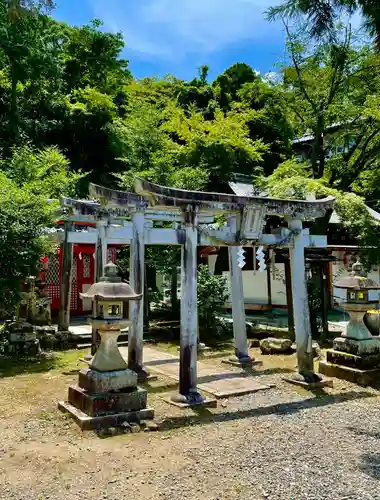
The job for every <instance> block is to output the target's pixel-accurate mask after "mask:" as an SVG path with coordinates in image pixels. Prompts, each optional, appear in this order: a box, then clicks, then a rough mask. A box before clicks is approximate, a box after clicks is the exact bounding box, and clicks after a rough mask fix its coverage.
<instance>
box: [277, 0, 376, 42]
mask: <svg viewBox="0 0 380 500" xmlns="http://www.w3.org/2000/svg"><path fill="white" fill-rule="evenodd" d="M355 12H358V13H360V14H362V16H363V17H364V20H365V26H366V27H367V29H368V31H369V33H370V34H371V35H373V36H374V37H375V39H376V44H377V46H378V47H380V5H379V2H378V0H285V2H284V3H283V4H282V5H280V6H278V7H272V8H270V9H269V11H268V15H269V19H276V18H278V17H284V16H285V17H291V18H296V17H298V16H304V17H305V18H306V21H307V25H308V27H309V33H310V35H311V36H312V37H314V36H317V37H323V36H326V35H327V38H328V40H329V41H334V40H335V24H336V22H337V21H339V19H340V18H341V17H342V16H344V15H352V14H353V13H355Z"/></svg>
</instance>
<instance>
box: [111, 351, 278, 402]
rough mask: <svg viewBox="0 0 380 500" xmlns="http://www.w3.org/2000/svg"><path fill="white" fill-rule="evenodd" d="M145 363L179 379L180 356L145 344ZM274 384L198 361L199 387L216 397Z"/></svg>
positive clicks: (258, 389) (152, 368)
mask: <svg viewBox="0 0 380 500" xmlns="http://www.w3.org/2000/svg"><path fill="white" fill-rule="evenodd" d="M120 352H121V354H122V356H123V357H124V358H127V357H128V349H127V348H125V347H122V348H120ZM144 365H146V366H147V367H149V369H151V370H152V371H155V372H157V373H159V374H161V375H164V376H166V377H169V378H172V379H173V380H176V381H178V380H179V357H178V356H175V355H173V354H170V353H167V352H163V351H159V350H158V349H155V348H153V347H148V346H144ZM271 387H273V385H268V384H262V383H261V382H259V381H257V379H256V378H254V377H250V376H249V375H248V376H247V375H246V374H245V373H244V372H238V371H232V370H225V371H224V370H222V369H220V368H215V367H213V366H211V365H209V364H207V363H202V362H199V361H198V389H199V390H200V391H204V392H207V393H209V394H212V395H213V396H214V397H216V398H218V399H219V398H227V397H232V396H243V395H244V394H251V393H253V392H257V391H262V390H265V389H270V388H271Z"/></svg>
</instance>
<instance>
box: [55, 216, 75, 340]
mask: <svg viewBox="0 0 380 500" xmlns="http://www.w3.org/2000/svg"><path fill="white" fill-rule="evenodd" d="M72 226H73V224H72V222H65V234H64V240H63V242H62V244H61V255H62V256H61V282H60V304H59V316H58V331H59V332H67V331H68V330H69V326H70V294H71V271H72V263H73V245H72V243H70V242H69V233H70V231H71V229H72Z"/></svg>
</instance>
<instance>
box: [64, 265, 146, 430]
mask: <svg viewBox="0 0 380 500" xmlns="http://www.w3.org/2000/svg"><path fill="white" fill-rule="evenodd" d="M80 295H81V297H82V298H85V299H91V300H92V301H93V302H94V303H95V308H94V310H95V314H94V315H93V316H92V317H90V318H89V323H90V324H91V325H92V326H93V327H95V328H96V329H97V330H98V331H99V336H100V339H101V341H100V345H99V348H98V350H97V351H96V353H95V355H94V356H93V358H92V359H91V361H90V362H89V367H88V368H86V369H83V370H80V372H79V380H78V385H77V386H71V387H69V397H68V402H62V403H59V408H60V409H61V410H63V411H68V412H70V413H71V414H72V416H73V417H74V418H75V419H76V421H77V422H78V424H79V425H80V426H81V428H82V429H86V430H87V429H94V428H100V427H107V426H117V425H120V423H122V422H125V421H139V420H141V419H147V418H153V416H154V414H153V410H151V409H149V408H147V407H146V405H147V391H146V390H144V389H141V388H139V387H137V374H136V373H135V372H134V371H132V370H129V369H128V367H127V363H126V362H125V360H124V358H123V357H122V355H121V353H120V351H119V347H118V345H117V338H118V336H119V335H120V329H121V328H125V327H127V326H130V325H131V324H132V318H129V319H125V318H123V303H124V301H129V300H139V299H141V297H142V295H141V294H140V295H138V294H136V293H135V292H134V291H133V290H132V288H131V286H130V285H129V284H128V283H124V282H122V280H121V278H120V277H119V276H118V271H117V266H116V265H115V264H113V263H109V264H107V265H105V266H104V276H103V277H102V278H100V281H99V282H98V283H94V284H93V285H92V286H91V287H90V288H89V290H88V291H87V292H86V293H81V294H80Z"/></svg>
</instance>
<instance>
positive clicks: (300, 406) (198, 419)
mask: <svg viewBox="0 0 380 500" xmlns="http://www.w3.org/2000/svg"><path fill="white" fill-rule="evenodd" d="M369 397H373V394H371V393H370V392H365V391H360V392H355V391H351V392H343V393H339V394H336V395H329V394H327V393H322V394H318V395H316V397H314V398H307V399H303V400H302V401H295V402H291V403H280V404H275V405H269V406H263V407H261V408H252V409H249V410H242V411H236V412H221V413H212V412H211V411H210V410H208V409H206V408H202V407H200V408H193V410H194V412H195V413H196V414H195V415H190V416H189V415H182V416H178V417H170V418H167V419H166V420H165V421H164V422H163V423H162V424H161V425H160V430H171V429H178V428H181V427H189V426H194V425H206V424H212V423H218V422H230V421H234V420H242V419H245V418H253V417H262V416H266V415H289V414H292V413H296V412H299V411H302V410H306V409H308V408H316V407H323V406H327V405H332V404H339V403H344V402H345V401H352V400H355V399H362V398H369Z"/></svg>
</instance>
